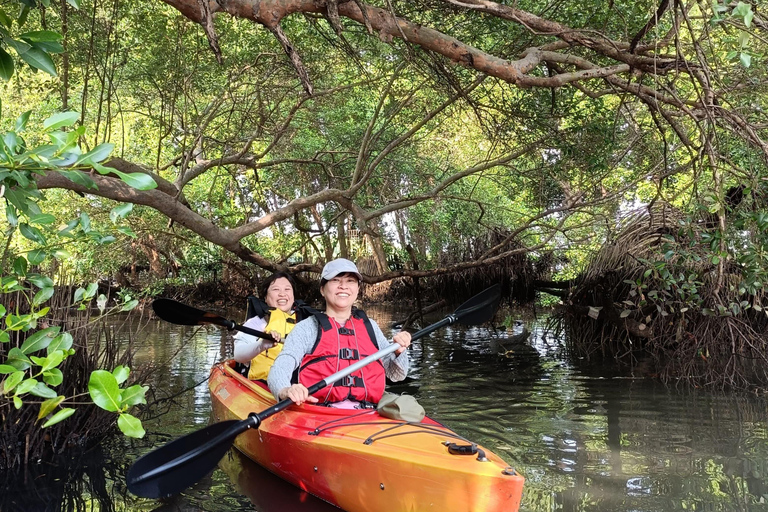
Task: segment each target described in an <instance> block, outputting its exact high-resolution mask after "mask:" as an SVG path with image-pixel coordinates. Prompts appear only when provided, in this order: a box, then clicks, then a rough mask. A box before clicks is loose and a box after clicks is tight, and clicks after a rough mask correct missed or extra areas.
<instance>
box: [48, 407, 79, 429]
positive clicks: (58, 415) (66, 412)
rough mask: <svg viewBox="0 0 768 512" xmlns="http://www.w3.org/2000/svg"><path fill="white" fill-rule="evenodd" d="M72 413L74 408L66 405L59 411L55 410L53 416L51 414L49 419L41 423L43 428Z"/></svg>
mask: <svg viewBox="0 0 768 512" xmlns="http://www.w3.org/2000/svg"><path fill="white" fill-rule="evenodd" d="M73 414H75V410H74V409H72V408H70V407H66V408H64V409H62V410H60V411H59V412H57V413H56V414H54V415H53V416H51V419H49V420H48V421H46V422H45V423H43V428H46V427H50V426H51V425H55V424H56V423H58V422H60V421H64V420H65V419H67V418H69V417H70V416H72V415H73Z"/></svg>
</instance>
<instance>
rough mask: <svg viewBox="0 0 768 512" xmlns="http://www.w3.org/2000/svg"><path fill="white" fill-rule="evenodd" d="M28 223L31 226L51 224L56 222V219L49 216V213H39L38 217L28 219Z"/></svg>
mask: <svg viewBox="0 0 768 512" xmlns="http://www.w3.org/2000/svg"><path fill="white" fill-rule="evenodd" d="M29 222H31V223H33V224H53V223H54V222H56V217H54V216H53V215H51V214H50V213H40V214H38V215H33V216H32V217H30V218H29Z"/></svg>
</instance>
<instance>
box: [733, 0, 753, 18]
mask: <svg viewBox="0 0 768 512" xmlns="http://www.w3.org/2000/svg"><path fill="white" fill-rule="evenodd" d="M750 12H752V6H751V5H749V4H747V3H744V2H739V3H738V4H736V7H734V8H733V13H732V14H733V15H734V16H737V17H739V18H743V17H744V16H746V15H747V14H748V13H750Z"/></svg>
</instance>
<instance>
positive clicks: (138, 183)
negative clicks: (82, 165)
mask: <svg viewBox="0 0 768 512" xmlns="http://www.w3.org/2000/svg"><path fill="white" fill-rule="evenodd" d="M93 168H94V169H95V170H96V171H97V172H98V173H99V174H115V175H117V176H118V177H119V178H120V179H121V180H122V181H123V182H124V183H125V184H126V185H129V186H131V187H133V188H135V189H137V190H152V189H154V188H157V183H155V180H154V179H152V176H150V175H149V174H144V173H141V172H129V173H126V172H122V171H118V170H117V169H113V168H112V167H105V166H103V165H101V164H99V163H96V162H94V163H93Z"/></svg>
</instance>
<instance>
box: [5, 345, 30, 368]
mask: <svg viewBox="0 0 768 512" xmlns="http://www.w3.org/2000/svg"><path fill="white" fill-rule="evenodd" d="M5 362H6V363H8V364H9V365H11V366H13V367H14V368H16V369H17V370H26V369H27V368H29V367H30V366H32V361H30V360H29V358H28V357H27V356H26V355H24V352H22V351H21V350H20V349H19V347H13V348H12V349H11V350H9V351H8V359H6V361H5Z"/></svg>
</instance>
